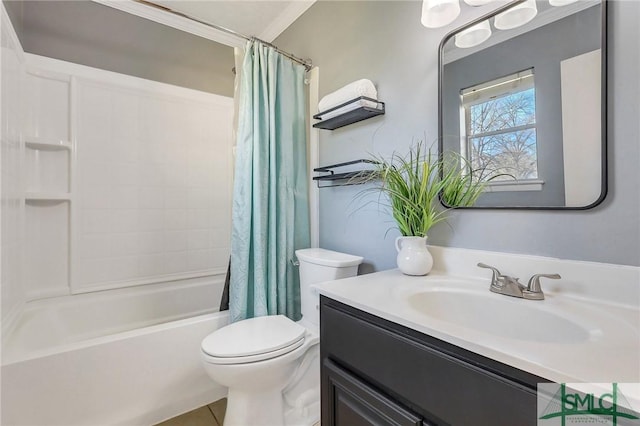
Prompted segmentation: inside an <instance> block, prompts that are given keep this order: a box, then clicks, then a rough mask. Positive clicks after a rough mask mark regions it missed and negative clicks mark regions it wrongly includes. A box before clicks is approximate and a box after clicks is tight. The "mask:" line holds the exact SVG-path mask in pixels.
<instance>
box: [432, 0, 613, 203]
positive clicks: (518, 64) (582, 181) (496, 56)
mask: <svg viewBox="0 0 640 426" xmlns="http://www.w3.org/2000/svg"><path fill="white" fill-rule="evenodd" d="M518 7H520V8H522V9H527V10H534V9H535V11H536V13H535V14H533V15H532V16H531V17H530V18H528V19H527V20H523V21H522V22H521V23H520V24H519V25H518V26H515V27H509V28H507V27H504V26H501V25H497V23H496V22H497V21H496V18H498V17H505V16H507V15H509V11H510V10H511V9H513V10H516V8H518ZM509 16H511V15H509ZM514 16H515V15H514ZM605 24H606V3H605V2H602V1H601V0H583V1H578V2H573V3H571V2H567V3H563V4H562V5H554V4H551V3H550V2H549V0H538V1H535V2H534V1H533V0H528V1H527V2H520V3H518V4H515V5H514V4H511V5H507V6H504V7H501V8H498V9H496V11H495V12H494V13H492V14H489V15H487V16H484V17H483V18H481V19H478V20H476V21H473V22H469V23H468V24H467V25H465V26H462V27H460V29H459V30H456V31H453V32H451V33H449V34H448V35H447V36H446V37H445V40H443V42H442V43H441V46H440V57H439V60H440V68H439V71H440V87H439V90H440V105H439V111H440V117H439V118H440V128H439V141H438V142H439V147H440V150H441V152H442V153H443V155H444V156H446V154H447V153H448V152H451V153H453V154H455V155H460V156H461V157H462V158H463V163H466V164H461V167H467V168H469V169H470V173H471V174H472V180H473V181H475V182H478V181H483V182H486V190H485V193H484V194H483V195H481V196H480V198H479V199H478V201H477V202H476V204H474V206H473V207H481V208H491V207H497V208H557V209H561V208H572V209H583V208H590V207H593V206H595V205H597V204H598V203H600V202H601V201H602V200H603V199H604V196H605V194H606V174H605V173H606V168H605V167H604V165H605V164H606V158H605V156H606V141H605V136H606V121H605V118H606V105H605V102H604V101H605V100H606V96H605V94H606V50H605V47H606V43H605V40H606V31H605V29H606V25H605Z"/></svg>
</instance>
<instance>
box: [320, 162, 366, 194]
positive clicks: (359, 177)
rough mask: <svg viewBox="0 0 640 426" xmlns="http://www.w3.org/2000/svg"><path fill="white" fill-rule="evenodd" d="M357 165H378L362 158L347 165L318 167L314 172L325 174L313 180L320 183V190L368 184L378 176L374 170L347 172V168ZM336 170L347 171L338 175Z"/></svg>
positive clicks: (346, 163)
mask: <svg viewBox="0 0 640 426" xmlns="http://www.w3.org/2000/svg"><path fill="white" fill-rule="evenodd" d="M355 164H377V162H376V161H373V160H368V159H366V158H361V159H359V160H353V161H347V162H345V163H338V164H332V165H330V166H324V167H318V168H315V169H313V171H314V172H319V173H325V174H323V175H319V176H314V177H313V180H315V181H316V182H317V183H318V188H326V187H329V186H346V185H358V184H361V183H365V182H368V181H370V180H371V179H372V178H374V177H375V176H376V174H377V171H376V170H372V169H358V170H346V168H348V167H349V166H353V165H355ZM335 169H345V170H344V171H342V172H339V173H337V172H336V170H335ZM320 182H329V183H330V184H328V185H321V184H320Z"/></svg>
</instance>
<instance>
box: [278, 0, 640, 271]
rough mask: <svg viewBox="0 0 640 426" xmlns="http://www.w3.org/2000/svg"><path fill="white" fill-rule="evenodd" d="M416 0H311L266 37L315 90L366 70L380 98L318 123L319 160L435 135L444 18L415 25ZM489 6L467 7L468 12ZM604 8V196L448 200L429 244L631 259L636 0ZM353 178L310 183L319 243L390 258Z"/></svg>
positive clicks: (385, 149)
mask: <svg viewBox="0 0 640 426" xmlns="http://www.w3.org/2000/svg"><path fill="white" fill-rule="evenodd" d="M420 7H421V3H420V2H418V1H407V2H390V1H379V2H378V1H367V2H342V1H320V2H318V3H316V4H315V5H314V6H312V7H311V8H310V9H309V10H308V11H307V12H306V13H305V14H303V15H302V16H301V17H300V18H299V19H298V20H297V21H296V22H295V23H294V24H293V25H292V26H291V27H290V28H289V29H288V30H286V31H285V32H284V33H283V34H282V35H281V36H280V37H278V39H276V41H275V42H276V44H277V45H278V46H280V47H281V48H283V49H285V50H288V51H291V52H293V53H295V54H296V55H298V56H300V57H309V58H311V59H313V62H314V64H316V65H318V66H319V68H320V95H321V96H322V95H324V94H327V93H329V92H331V91H333V90H335V89H337V88H339V87H340V86H342V85H344V84H346V83H348V82H350V81H353V80H356V79H359V78H370V79H372V80H373V81H374V83H375V84H376V85H377V87H378V93H379V97H380V99H381V100H383V101H385V102H386V103H387V114H386V115H384V116H382V117H376V118H374V119H371V120H367V121H363V122H361V123H358V124H354V125H351V126H347V127H344V128H342V129H338V130H335V131H333V132H329V131H322V132H321V137H320V162H321V164H323V165H326V164H333V163H337V162H341V161H347V160H352V159H355V158H361V157H364V156H367V155H368V153H380V154H385V155H388V154H389V153H390V152H393V151H394V150H398V151H400V152H404V151H406V149H407V148H408V147H409V146H410V145H411V143H412V141H415V140H416V139H425V140H427V141H429V142H435V141H436V140H437V131H438V127H437V118H438V99H437V93H438V92H437V88H438V86H437V84H438V80H437V77H438V69H437V54H438V43H439V42H440V40H441V39H442V38H443V36H444V35H445V34H446V33H447V32H449V31H451V30H452V29H454V26H450V27H447V28H441V29H427V28H424V27H423V26H422V25H421V24H420ZM491 7H493V6H485V7H481V8H477V9H474V10H473V11H472V12H471V14H473V16H476V17H477V16H480V14H483V13H486V12H487V11H488V10H489V8H491ZM609 16H610V19H609V26H610V32H609V44H610V45H609V49H610V50H609V55H610V57H609V64H610V68H609V73H610V74H609V103H608V107H609V114H610V118H609V167H610V173H609V185H610V187H609V194H608V196H607V198H606V199H605V201H604V202H603V203H602V204H601V205H600V206H598V207H596V208H594V209H591V210H588V211H578V212H576V211H515V210H511V211H509V210H504V211H502V210H486V211H485V210H481V211H477V210H471V211H468V210H465V211H455V212H453V213H452V214H451V217H450V220H449V225H450V226H447V225H445V224H440V225H437V226H436V227H435V228H433V230H432V232H431V233H430V236H429V242H430V243H431V244H439V245H446V246H452V247H466V248H476V249H486V250H496V251H502V252H512V253H527V254H534V255H543V256H552V257H559V258H565V259H578V260H587V261H598V262H610V263H618V264H627V265H640V220H639V218H640V190H639V185H638V182H639V180H640V167H638V164H639V161H640V143H639V142H638V138H639V136H638V135H640V126H639V121H640V120H638V117H639V116H640V111H639V107H638V105H639V99H640V93H639V89H638V77H637V76H638V72H639V69H638V60H639V57H640V51H639V48H638V40H639V39H640V33H639V31H638V24H637V23H638V22H640V2H634V1H620V0H615V1H612V2H610V4H609ZM468 17H470V14H469V13H467V18H468ZM457 22H458V23H457V25H459V23H460V22H462V20H460V19H459V20H458V21H457ZM454 25H456V24H455V23H454ZM363 189H365V187H364V186H348V187H340V188H327V189H322V190H320V244H321V245H322V246H323V247H325V248H328V249H335V250H343V251H346V252H350V253H354V254H360V255H363V256H365V258H366V262H368V263H369V268H368V269H369V270H371V269H377V270H381V269H388V268H393V267H395V249H394V247H393V240H394V239H395V237H396V236H397V235H398V233H397V231H396V230H391V231H389V232H388V233H387V231H388V230H389V229H390V228H393V226H394V224H393V222H392V219H391V216H390V215H389V214H388V213H386V212H381V211H379V209H378V208H377V207H376V203H375V198H374V199H372V198H371V197H369V198H368V199H369V200H370V201H373V202H372V203H369V204H365V200H364V199H363V197H357V195H358V194H359V193H361V191H362V190H363ZM364 198H365V199H366V198H367V197H366V196H365V197H364Z"/></svg>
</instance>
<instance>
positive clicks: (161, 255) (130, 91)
mask: <svg viewBox="0 0 640 426" xmlns="http://www.w3.org/2000/svg"><path fill="white" fill-rule="evenodd" d="M26 58H27V70H28V73H29V78H30V79H31V80H33V82H34V83H33V84H30V85H29V87H30V88H31V90H30V91H31V92H33V94H32V95H30V96H29V99H31V108H30V109H29V111H30V114H31V115H29V114H27V117H31V119H28V120H27V124H28V125H27V127H28V128H33V129H36V132H35V137H33V140H34V142H33V143H27V144H26V147H27V149H26V151H27V152H26V154H27V155H25V157H24V158H25V160H26V161H27V167H26V172H27V173H26V174H27V184H28V186H29V188H28V189H27V191H28V192H27V215H26V217H27V220H29V221H31V222H32V223H31V224H30V225H29V224H27V225H28V226H27V228H29V229H31V232H29V233H28V237H29V239H30V241H31V239H32V240H33V242H34V244H31V245H30V249H29V252H30V253H31V255H30V256H29V257H30V258H31V259H32V260H33V262H31V264H30V265H29V267H28V269H29V270H31V271H33V272H34V274H35V276H36V277H35V278H34V279H32V280H30V281H29V285H28V298H29V299H34V298H39V297H41V296H42V297H47V296H53V295H63V294H76V293H84V292H91V291H100V290H105V289H111V288H120V287H129V286H135V285H145V284H154V283H161V282H167V281H178V280H183V279H189V278H194V277H205V276H212V275H217V274H223V273H224V272H225V271H226V266H227V262H228V258H229V250H230V233H231V187H232V164H233V157H232V142H231V126H232V117H233V100H232V99H231V98H227V97H222V96H218V95H213V94H210V93H204V92H199V91H195V90H191V89H185V88H181V87H177V86H170V85H167V84H163V83H157V82H153V81H149V80H143V79H139V78H135V77H131V76H125V75H122V74H117V73H112V72H107V71H103V70H97V69H94V68H89V67H84V66H79V65H75V64H71V63H68V62H63V61H57V60H53V59H50V58H45V57H40V56H36V55H30V54H27V55H26ZM53 77H55V78H53ZM45 79H47V80H46V81H45ZM56 79H57V80H56ZM64 82H66V84H67V87H66V89H65V87H64V86H61V84H60V83H64ZM48 110H51V111H52V114H51V115H48V114H47V111H48ZM61 111H66V112H65V114H62V113H61ZM40 117H49V118H50V119H49V120H42V119H40ZM56 117H57V118H56ZM54 118H55V119H54ZM29 123H35V124H31V125H29ZM66 126H68V127H66ZM59 129H65V130H66V131H65V132H62V133H60V131H59ZM45 130H46V132H45ZM38 132H40V133H38ZM31 133H34V132H31ZM47 176H53V178H48V177H47ZM32 187H38V188H40V189H38V188H36V189H32ZM43 188H44V189H43ZM36 190H37V191H39V192H36V193H33V192H32V191H36ZM32 237H33V238H32ZM39 237H40V238H45V237H46V244H44V243H45V241H44V240H43V241H41V243H42V244H41V243H39V242H38V241H37V239H38V238H39ZM54 245H56V246H55V247H54ZM45 246H46V247H45ZM43 250H44V252H43ZM40 252H42V254H43V256H44V257H43V259H46V260H45V261H46V262H49V264H48V265H49V266H51V268H53V269H51V268H50V269H51V271H53V272H51V273H46V274H45V272H46V271H45V270H44V269H38V264H37V261H36V260H34V259H35V258H36V257H35V256H34V254H37V253H40ZM45 252H46V253H49V254H50V255H46V253H45ZM43 271H45V272H43ZM41 272H42V273H41ZM43 274H44V275H45V276H43ZM32 275H33V274H32ZM38 277H39V278H38ZM54 277H55V279H53V278H54Z"/></svg>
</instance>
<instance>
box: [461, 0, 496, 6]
mask: <svg viewBox="0 0 640 426" xmlns="http://www.w3.org/2000/svg"><path fill="white" fill-rule="evenodd" d="M492 1H494V0H464V2H465V3H466V4H468V5H469V6H484V5H485V4H489V3H491V2H492Z"/></svg>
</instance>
